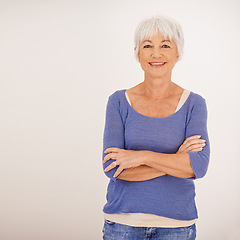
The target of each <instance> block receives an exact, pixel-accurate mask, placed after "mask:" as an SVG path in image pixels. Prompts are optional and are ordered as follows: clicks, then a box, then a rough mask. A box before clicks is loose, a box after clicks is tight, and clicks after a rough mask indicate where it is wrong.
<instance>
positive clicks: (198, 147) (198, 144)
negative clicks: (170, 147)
mask: <svg viewBox="0 0 240 240" xmlns="http://www.w3.org/2000/svg"><path fill="white" fill-rule="evenodd" d="M200 138H201V136H200V135H194V136H191V137H189V138H187V139H186V140H185V141H184V142H183V144H182V145H181V146H180V147H179V149H178V151H177V152H176V153H186V152H188V151H191V152H201V151H202V150H203V147H204V146H205V145H206V144H205V142H206V140H203V139H200Z"/></svg>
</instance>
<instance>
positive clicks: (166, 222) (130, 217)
mask: <svg viewBox="0 0 240 240" xmlns="http://www.w3.org/2000/svg"><path fill="white" fill-rule="evenodd" d="M189 94H190V91H188V90H186V89H184V91H183V93H182V96H181V98H180V100H179V103H178V106H177V108H176V111H175V112H177V111H178V110H179V109H180V108H181V107H182V106H183V104H184V103H185V101H186V100H187V98H188V96H189ZM125 95H126V98H127V100H128V102H129V104H130V105H131V102H130V99H129V97H128V95H127V92H126V91H125ZM104 218H105V219H106V220H109V221H112V222H116V223H120V224H124V225H129V226H133V227H165V228H177V227H187V226H191V225H193V224H194V223H195V222H196V219H193V220H189V221H182V220H176V219H172V218H166V217H161V216H158V215H154V214H145V213H117V214H107V213H104Z"/></svg>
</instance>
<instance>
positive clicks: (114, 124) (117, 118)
mask: <svg viewBox="0 0 240 240" xmlns="http://www.w3.org/2000/svg"><path fill="white" fill-rule="evenodd" d="M109 147H117V148H121V149H123V148H124V125H123V121H122V118H121V115H120V112H119V109H118V108H117V106H115V105H114V104H113V103H112V102H111V98H110V97H109V99H108V103H107V107H106V118H105V128H104V136H103V155H102V156H103V158H102V160H103V159H104V157H105V156H106V154H105V153H104V151H105V150H106V149H107V148H109ZM112 162H113V160H112V159H110V160H109V161H107V162H106V163H105V164H103V169H105V168H106V167H107V166H109V165H110V164H111V163H112ZM116 170H117V167H116V168H114V169H112V170H110V171H109V172H105V174H106V175H107V177H109V178H110V179H112V180H114V181H115V180H116V179H117V178H114V177H113V175H114V173H115V171H116Z"/></svg>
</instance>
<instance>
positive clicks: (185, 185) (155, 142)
mask: <svg viewBox="0 0 240 240" xmlns="http://www.w3.org/2000/svg"><path fill="white" fill-rule="evenodd" d="M125 91H126V89H123V90H118V91H116V92H114V93H113V94H112V95H110V96H109V98H108V102H107V107H106V118H105V128H104V136H103V154H102V157H103V159H104V157H105V156H106V154H105V153H104V151H105V150H106V149H107V148H109V147H117V148H121V149H126V150H137V151H139V150H148V151H153V152H158V153H166V154H175V153H176V152H177V150H178V148H179V147H180V145H181V144H182V143H183V142H184V140H185V139H186V138H188V137H190V136H193V135H201V138H202V139H205V140H206V146H205V147H204V148H203V150H202V151H201V152H191V151H189V152H188V154H189V157H190V161H191V165H192V168H193V171H194V173H195V176H196V178H188V179H186V178H178V177H174V176H167V175H165V176H161V177H157V178H154V179H151V180H147V181H126V180H121V179H119V178H118V177H116V178H115V177H113V175H114V173H115V171H116V169H117V167H116V168H114V169H112V170H110V171H109V172H105V174H106V176H107V177H108V178H109V184H108V188H107V203H106V204H105V206H104V208H103V211H104V212H105V213H108V214H114V213H148V214H155V215H158V216H163V217H168V218H173V219H177V220H192V219H196V218H198V213H197V208H196V204H195V184H194V180H195V179H197V178H202V177H204V176H205V174H206V172H207V169H208V164H209V157H210V145H209V138H208V132H207V106H206V102H205V99H204V98H203V97H201V96H200V95H199V94H196V93H193V92H191V93H190V95H189V96H188V98H187V100H186V101H185V103H184V104H183V106H182V107H181V108H180V109H179V110H178V111H177V112H175V113H174V114H172V115H170V116H168V117H165V118H153V117H148V116H145V115H142V114H141V113H139V112H137V111H136V110H135V109H134V108H133V107H132V106H130V104H129V103H128V101H127V99H126V97H125ZM113 161H114V160H112V159H110V160H109V161H107V162H106V163H105V164H103V169H105V168H106V167H107V166H109V165H110V164H111V163H112V162H113Z"/></svg>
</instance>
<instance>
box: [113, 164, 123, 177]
mask: <svg viewBox="0 0 240 240" xmlns="http://www.w3.org/2000/svg"><path fill="white" fill-rule="evenodd" d="M122 170H123V168H122V167H121V166H119V167H118V169H117V171H116V172H115V173H114V175H113V177H117V176H118V175H119V174H120V173H121V172H122Z"/></svg>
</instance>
